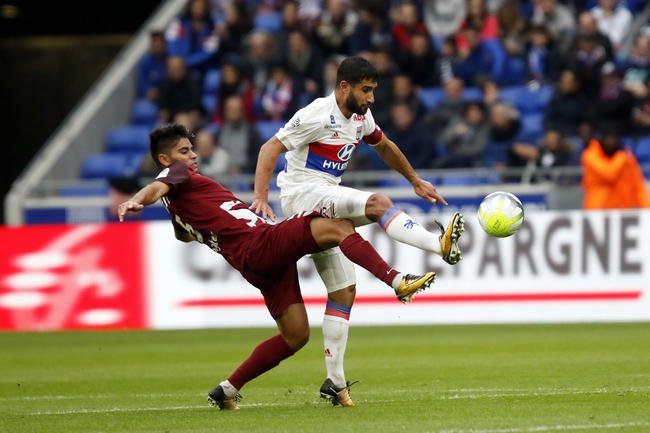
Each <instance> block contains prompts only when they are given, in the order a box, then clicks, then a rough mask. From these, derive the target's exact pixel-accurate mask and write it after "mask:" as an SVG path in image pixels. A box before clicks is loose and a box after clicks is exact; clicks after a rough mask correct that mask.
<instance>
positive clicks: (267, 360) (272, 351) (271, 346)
mask: <svg viewBox="0 0 650 433" xmlns="http://www.w3.org/2000/svg"><path fill="white" fill-rule="evenodd" d="M294 353H295V351H294V350H292V349H291V348H290V347H289V345H288V344H287V342H286V341H285V340H284V338H282V336H281V335H280V334H278V335H276V336H274V337H271V338H269V339H268V340H266V341H263V342H261V343H260V344H259V345H258V346H257V347H256V348H255V349H253V353H251V355H250V356H249V357H248V358H246V360H245V361H244V362H242V363H241V365H240V366H239V367H237V370H235V371H234V373H233V374H231V375H230V377H229V378H228V380H229V381H230V383H231V384H232V386H234V387H235V388H237V389H238V390H239V389H241V388H242V387H243V386H244V385H245V384H246V383H247V382H249V381H251V380H253V379H255V378H256V377H257V376H259V375H260V374H262V373H264V372H266V371H269V370H270V369H272V368H273V367H275V366H276V365H278V364H279V363H280V361H282V360H283V359H285V358H288V357H290V356H291V355H293V354H294Z"/></svg>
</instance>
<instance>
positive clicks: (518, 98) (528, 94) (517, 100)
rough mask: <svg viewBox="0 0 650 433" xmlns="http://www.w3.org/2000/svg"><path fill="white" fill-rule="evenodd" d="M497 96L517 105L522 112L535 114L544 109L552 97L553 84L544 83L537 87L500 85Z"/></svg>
mask: <svg viewBox="0 0 650 433" xmlns="http://www.w3.org/2000/svg"><path fill="white" fill-rule="evenodd" d="M499 97H500V98H501V99H502V100H503V101H505V102H508V103H510V104H512V105H514V106H515V107H517V109H518V110H519V111H520V112H521V113H522V114H526V113H531V114H537V113H541V112H543V111H544V109H545V108H546V106H547V105H548V103H549V101H550V100H551V98H552V97H553V86H552V85H550V84H545V85H542V86H540V87H538V88H530V87H528V86H526V85H519V86H508V87H502V88H501V90H500V91H499Z"/></svg>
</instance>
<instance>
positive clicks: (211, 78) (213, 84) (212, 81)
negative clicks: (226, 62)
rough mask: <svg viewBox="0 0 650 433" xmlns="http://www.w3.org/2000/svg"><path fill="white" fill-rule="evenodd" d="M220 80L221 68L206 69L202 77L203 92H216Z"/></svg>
mask: <svg viewBox="0 0 650 433" xmlns="http://www.w3.org/2000/svg"><path fill="white" fill-rule="evenodd" d="M220 82H221V70H219V69H208V70H207V71H206V72H205V76H204V77H203V93H216V91H217V89H218V88H219V83H220Z"/></svg>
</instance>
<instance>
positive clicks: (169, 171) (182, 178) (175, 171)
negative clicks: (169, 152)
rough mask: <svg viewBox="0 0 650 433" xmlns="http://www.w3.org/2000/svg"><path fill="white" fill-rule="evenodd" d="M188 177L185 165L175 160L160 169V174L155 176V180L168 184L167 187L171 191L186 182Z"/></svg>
mask: <svg viewBox="0 0 650 433" xmlns="http://www.w3.org/2000/svg"><path fill="white" fill-rule="evenodd" d="M189 178H190V172H189V171H188V168H187V166H186V165H185V164H183V163H182V162H180V161H175V162H174V163H172V164H171V165H170V166H169V167H167V168H165V169H164V170H163V171H161V172H160V174H158V176H156V179H155V180H157V181H159V182H162V183H165V184H167V185H169V188H170V189H171V190H172V191H173V190H175V189H176V188H178V187H179V186H180V185H182V184H184V183H185V182H187V181H188V180H189Z"/></svg>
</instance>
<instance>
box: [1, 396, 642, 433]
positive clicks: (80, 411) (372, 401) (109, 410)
mask: <svg viewBox="0 0 650 433" xmlns="http://www.w3.org/2000/svg"><path fill="white" fill-rule="evenodd" d="M477 390H478V389H472V390H471V391H472V392H476V391H477ZM494 390H495V389H486V391H489V392H493V391H494ZM648 390H650V387H636V388H628V389H611V390H608V389H605V388H596V389H569V390H564V391H561V390H550V389H549V390H543V389H538V390H534V391H532V392H531V391H525V390H512V389H508V390H507V392H503V393H492V394H466V395H459V394H454V395H439V396H436V397H434V398H433V400H438V401H446V400H478V399H495V398H510V397H545V396H560V395H584V394H613V393H621V392H644V391H648ZM454 391H455V392H459V391H462V389H455V390H454ZM410 392H412V391H410ZM305 395H306V394H305ZM180 396H188V397H192V398H200V397H203V394H194V393H177V394H171V393H150V394H133V395H110V394H100V395H95V396H91V395H84V396H82V395H80V396H65V395H54V396H42V397H18V398H13V399H12V398H10V397H5V398H2V399H0V400H3V401H9V400H13V401H16V400H21V401H47V400H93V399H107V398H125V397H134V398H152V399H155V398H164V397H180ZM391 402H393V400H375V399H368V400H365V403H367V404H378V403H391ZM305 404H306V403H304V402H303V403H291V402H283V403H244V404H243V405H244V406H248V407H279V406H303V405H305ZM200 408H207V406H205V405H200V406H199V405H194V406H164V407H143V408H137V407H135V408H119V407H113V408H104V409H83V408H80V409H70V410H58V411H37V412H30V413H27V414H26V415H28V416H40V415H75V414H87V413H112V412H139V411H142V412H150V411H165V410H171V411H173V410H188V409H200ZM516 431H517V432H519V431H524V430H516ZM541 431H544V430H541ZM451 432H455V431H450V432H449V433H451ZM460 432H462V433H474V432H473V431H471V430H467V431H464V430H463V431H460ZM478 432H480V433H483V431H478ZM485 433H493V432H491V431H485ZM494 433H501V431H500V430H498V431H495V432H494ZM504 433H509V432H508V431H507V430H506V431H504Z"/></svg>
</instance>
